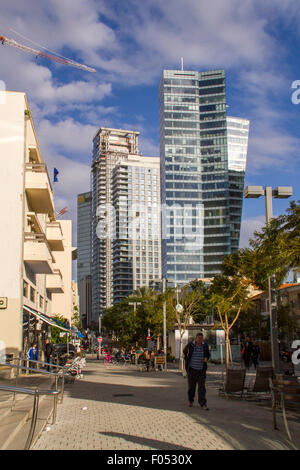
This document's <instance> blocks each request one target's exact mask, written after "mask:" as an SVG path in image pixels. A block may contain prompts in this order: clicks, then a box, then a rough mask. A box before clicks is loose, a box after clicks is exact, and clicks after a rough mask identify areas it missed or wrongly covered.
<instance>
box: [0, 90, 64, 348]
mask: <svg viewBox="0 0 300 470" xmlns="http://www.w3.org/2000/svg"><path fill="white" fill-rule="evenodd" d="M1 93H2V96H1V100H0V201H1V224H0V266H1V268H0V342H1V343H0V344H2V348H3V347H5V349H6V353H19V352H20V351H22V349H23V348H24V346H26V345H27V346H28V345H29V343H31V342H32V341H33V340H35V341H38V342H39V343H40V344H41V341H42V339H44V337H45V336H46V335H48V332H49V325H50V324H53V325H55V323H54V322H53V321H51V319H50V318H49V317H51V315H52V316H53V315H62V316H63V317H65V318H66V319H69V320H70V319H71V316H72V288H71V269H72V239H71V233H72V230H71V227H72V222H71V221H69V220H56V217H55V208H54V202H53V190H52V187H51V182H50V179H49V175H48V172H47V166H46V164H45V163H44V161H43V159H42V156H41V152H40V148H39V144H38V140H37V136H36V133H35V129H34V125H33V121H32V117H31V113H30V109H29V106H28V102H27V98H26V95H25V93H20V92H9V91H7V92H1Z"/></svg>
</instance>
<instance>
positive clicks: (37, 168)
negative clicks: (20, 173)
mask: <svg viewBox="0 0 300 470" xmlns="http://www.w3.org/2000/svg"><path fill="white" fill-rule="evenodd" d="M25 190H26V194H27V198H28V202H29V205H30V207H31V209H32V210H33V211H34V212H37V213H40V214H53V213H54V204H53V192H52V187H51V183H50V179H49V175H48V171H47V167H46V165H45V164H44V163H26V164H25Z"/></svg>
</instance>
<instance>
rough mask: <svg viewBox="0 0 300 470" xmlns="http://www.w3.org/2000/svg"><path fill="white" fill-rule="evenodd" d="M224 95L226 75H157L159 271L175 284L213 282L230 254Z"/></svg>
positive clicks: (221, 72)
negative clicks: (210, 279)
mask: <svg viewBox="0 0 300 470" xmlns="http://www.w3.org/2000/svg"><path fill="white" fill-rule="evenodd" d="M225 91H226V90H225V71H224V70H214V71H207V72H197V71H182V70H181V71H180V70H164V71H163V74H162V77H161V81H160V87H159V103H160V155H161V191H162V192H161V194H162V196H161V198H162V204H163V216H162V224H163V226H162V269H163V276H164V277H166V278H167V279H171V280H172V281H174V282H175V283H176V284H180V283H186V282H188V281H190V280H192V279H196V278H207V277H213V276H214V275H215V274H217V273H218V272H220V266H221V264H222V259H223V256H224V255H226V254H229V253H230V252H231V251H232V233H231V218H230V209H231V204H230V179H229V165H228V163H229V161H228V140H227V116H226V93H225ZM239 203H240V206H241V204H242V200H240V201H239Z"/></svg>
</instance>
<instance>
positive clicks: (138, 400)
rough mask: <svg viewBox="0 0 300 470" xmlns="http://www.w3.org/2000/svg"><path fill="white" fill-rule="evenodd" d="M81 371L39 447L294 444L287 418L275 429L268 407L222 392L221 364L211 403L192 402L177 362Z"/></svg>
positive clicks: (214, 372)
mask: <svg viewBox="0 0 300 470" xmlns="http://www.w3.org/2000/svg"><path fill="white" fill-rule="evenodd" d="M83 373H84V378H83V379H81V380H78V381H75V383H74V384H73V385H70V386H67V387H66V393H65V398H64V402H63V404H62V405H61V406H60V407H59V408H58V415H57V421H56V424H55V425H53V426H48V427H47V430H45V431H43V432H42V434H41V436H40V438H39V439H38V441H37V442H36V444H35V446H34V449H36V450H43V449H47V450H51V449H52V450H72V449H74V450H85V449H97V450H147V449H149V450H191V449H195V450H208V449H211V450H213V449H219V450H225V449H249V450H251V449H270V450H278V449H289V448H290V446H289V445H288V444H287V442H286V436H285V433H284V429H283V426H282V425H281V431H279V432H278V431H274V430H273V425H272V412H271V408H270V407H265V406H261V405H258V404H255V403H250V402H245V401H240V400H226V399H224V398H219V397H218V384H219V382H220V367H218V366H214V365H210V368H209V371H208V379H207V390H208V393H207V398H208V404H209V407H210V411H204V410H201V409H200V407H199V406H197V405H195V406H194V407H193V408H188V406H187V393H186V392H187V390H186V389H187V383H186V379H184V378H183V377H182V375H181V374H180V373H179V372H177V371H176V370H171V371H168V372H161V371H158V372H150V373H146V372H139V371H137V370H136V368H135V367H134V366H115V365H110V366H105V365H103V363H100V362H99V361H97V360H88V363H87V367H86V368H85V369H84V371H83ZM292 430H293V431H294V432H295V431H296V432H298V433H299V437H300V427H299V424H297V423H296V424H295V423H292ZM298 440H299V439H298ZM299 444H300V442H299Z"/></svg>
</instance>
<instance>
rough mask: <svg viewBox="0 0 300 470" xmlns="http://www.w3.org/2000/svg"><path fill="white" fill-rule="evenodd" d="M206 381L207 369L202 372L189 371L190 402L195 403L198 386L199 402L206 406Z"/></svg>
mask: <svg viewBox="0 0 300 470" xmlns="http://www.w3.org/2000/svg"><path fill="white" fill-rule="evenodd" d="M205 379H206V368H204V369H202V370H195V369H190V370H189V371H188V384H189V389H188V397H189V401H190V402H193V401H194V398H195V393H196V385H197V384H198V402H199V405H201V406H203V405H206V388H205Z"/></svg>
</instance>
